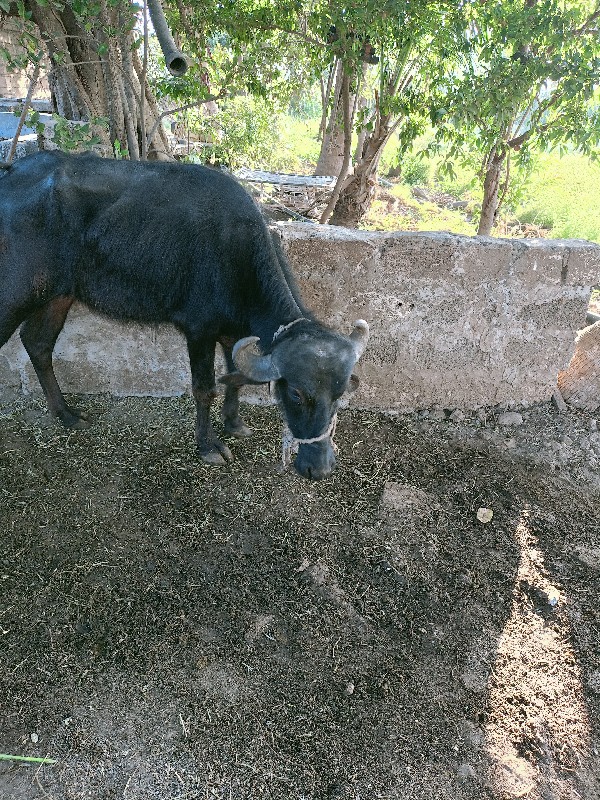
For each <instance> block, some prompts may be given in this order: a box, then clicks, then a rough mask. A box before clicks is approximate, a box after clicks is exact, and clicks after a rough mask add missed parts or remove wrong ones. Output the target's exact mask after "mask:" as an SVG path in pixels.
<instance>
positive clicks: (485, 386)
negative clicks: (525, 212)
mask: <svg viewBox="0 0 600 800" xmlns="http://www.w3.org/2000/svg"><path fill="white" fill-rule="evenodd" d="M276 230H277V234H278V235H279V236H281V238H282V240H283V244H284V247H285V249H286V250H287V252H288V254H289V257H290V260H291V262H292V264H293V265H294V268H295V271H296V273H297V275H298V280H299V283H300V286H301V288H302V291H303V294H304V297H305V299H306V301H307V304H308V305H309V306H310V307H311V308H313V309H314V310H315V311H316V312H317V314H318V316H319V317H320V318H321V319H323V320H324V321H326V322H328V323H330V324H331V325H332V326H334V327H335V328H337V329H339V330H342V331H344V332H349V331H350V330H351V328H352V323H353V321H354V320H355V319H357V318H358V317H363V318H365V319H367V320H368V322H369V324H370V326H371V341H370V343H369V347H368V349H367V351H366V353H365V355H364V356H363V359H362V361H361V363H360V365H359V367H358V369H357V372H358V374H359V376H360V378H361V387H360V389H359V390H358V392H357V393H356V394H355V395H354V396H353V400H352V403H353V404H354V405H357V406H361V407H370V408H382V409H388V410H406V409H412V408H425V407H431V406H441V407H445V408H448V407H449V408H463V409H468V408H476V407H478V406H482V405H492V404H497V403H508V402H509V401H514V402H516V403H521V402H524V401H525V402H532V401H537V400H547V399H549V398H550V396H551V395H552V392H553V391H554V390H555V388H556V379H557V374H558V372H559V371H560V370H563V369H565V367H566V366H567V364H568V363H569V360H570V358H571V356H572V353H573V349H574V342H575V337H576V334H577V331H578V330H579V329H580V328H583V327H584V326H585V316H586V310H587V304H588V299H589V295H590V290H591V286H592V285H595V284H597V283H598V282H600V281H599V276H600V247H598V246H595V245H591V244H589V243H587V242H581V241H571V240H569V241H551V240H532V239H530V240H503V239H492V238H485V237H475V238H471V237H465V236H454V235H450V234H446V233H408V232H402V233H393V234H384V233H367V232H361V231H349V230H346V229H342V228H335V227H329V226H317V225H310V224H296V223H283V224H279V225H277V226H276ZM56 372H57V375H58V376H59V380H60V381H61V383H62V385H63V388H64V389H65V391H67V392H78V391H83V392H92V393H93V392H104V391H107V392H112V393H115V394H151V395H169V394H178V393H182V392H185V391H188V389H189V372H188V366H187V358H186V350H185V343H184V341H183V339H182V337H181V336H180V335H179V334H178V333H176V332H175V331H173V330H171V329H169V328H162V327H160V328H149V327H141V326H136V325H130V326H127V327H125V326H122V325H119V324H116V323H113V322H110V321H108V320H106V319H102V318H100V317H98V316H95V315H93V314H91V313H90V312H88V311H87V310H85V309H83V308H77V309H74V310H73V311H72V312H71V314H70V316H69V319H68V321H67V324H66V326H65V329H64V331H63V333H62V334H61V336H60V338H59V341H58V343H57V348H56ZM2 386H4V387H12V388H13V389H14V390H16V391H20V390H21V389H23V390H25V391H30V390H37V388H38V385H37V380H36V378H35V375H34V373H33V371H32V369H31V365H30V364H29V361H28V359H27V357H26V355H25V353H24V351H23V349H22V347H21V345H20V342H19V341H18V337H16V336H15V337H13V339H12V340H11V341H10V342H9V343H8V344H7V345H6V346H5V347H4V348H3V349H2V350H0V387H2ZM251 398H252V399H254V400H256V399H258V400H260V399H265V398H266V395H265V394H264V393H262V392H261V391H259V393H258V394H257V393H256V391H255V392H254V393H253V394H252V395H251Z"/></svg>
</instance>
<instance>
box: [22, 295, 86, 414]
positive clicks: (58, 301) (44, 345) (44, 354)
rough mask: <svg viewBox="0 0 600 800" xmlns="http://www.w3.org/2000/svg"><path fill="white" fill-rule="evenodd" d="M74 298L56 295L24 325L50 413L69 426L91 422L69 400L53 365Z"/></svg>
mask: <svg viewBox="0 0 600 800" xmlns="http://www.w3.org/2000/svg"><path fill="white" fill-rule="evenodd" d="M73 300H74V298H73V297H68V296H61V297H55V298H54V299H53V300H51V301H50V302H49V303H46V305H45V306H42V307H41V308H39V309H37V310H36V311H34V312H33V313H32V314H30V315H29V316H28V317H27V319H26V320H25V322H24V323H23V324H22V325H21V330H20V335H21V341H22V342H23V345H24V346H25V350H27V354H28V355H29V358H30V359H31V363H32V364H33V368H34V370H35V372H36V375H37V376H38V380H39V382H40V386H41V387H42V390H43V392H44V395H45V396H46V402H47V403H48V409H49V411H50V413H51V414H54V416H55V417H58V419H59V420H60V421H61V422H62V424H63V425H64V426H65V427H66V428H75V429H80V428H87V427H88V426H89V422H88V421H87V419H86V417H85V415H84V414H82V413H81V412H79V411H76V410H75V409H74V408H71V407H70V406H68V405H67V403H66V402H65V398H64V397H63V394H62V392H61V390H60V386H59V385H58V381H57V380H56V375H55V374H54V368H53V366H52V351H53V350H54V345H55V344H56V340H57V339H58V334H59V333H60V332H61V330H62V328H63V325H64V324H65V319H66V318H67V314H68V313H69V309H70V308H71V306H72V305H73Z"/></svg>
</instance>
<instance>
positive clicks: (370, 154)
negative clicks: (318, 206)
mask: <svg viewBox="0 0 600 800" xmlns="http://www.w3.org/2000/svg"><path fill="white" fill-rule="evenodd" d="M394 130H395V125H394V124H393V121H392V119H391V117H389V116H384V117H378V119H377V122H376V125H375V129H374V130H373V131H372V133H370V134H369V135H368V136H367V137H366V139H365V141H364V143H363V147H362V157H361V158H360V160H359V161H358V163H357V164H356V165H355V167H354V174H353V175H351V176H350V177H349V178H347V180H346V183H345V184H344V186H343V188H342V191H341V193H340V196H339V198H338V201H337V203H336V205H335V209H334V211H333V215H332V217H331V220H330V221H331V224H332V225H343V226H345V227H348V228H353V227H356V225H358V223H359V222H360V220H361V219H362V218H363V217H364V216H365V214H367V213H368V211H369V209H370V208H371V203H372V202H373V198H374V197H375V189H376V187H377V169H378V167H379V159H380V158H381V154H382V152H383V148H384V147H385V145H386V144H387V141H388V139H389V138H390V136H391V135H392V133H393V132H394Z"/></svg>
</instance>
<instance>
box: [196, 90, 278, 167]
mask: <svg viewBox="0 0 600 800" xmlns="http://www.w3.org/2000/svg"><path fill="white" fill-rule="evenodd" d="M191 127H192V129H193V130H194V132H195V133H197V134H199V135H200V136H201V137H202V138H203V139H204V140H205V141H206V142H207V144H206V147H205V150H204V154H205V157H206V160H208V161H210V162H212V163H214V164H223V165H225V166H227V167H229V168H230V169H232V170H235V169H239V168H240V167H249V168H261V167H263V168H268V167H269V166H270V164H271V162H272V156H273V151H274V150H275V149H276V147H277V142H278V140H279V137H280V132H279V127H278V116H277V114H276V113H275V112H274V111H273V109H272V108H270V107H269V106H268V105H267V104H266V103H264V102H261V101H260V100H255V99H253V98H252V97H249V96H246V97H234V98H232V99H231V100H227V101H225V102H223V103H222V105H221V106H220V108H219V111H218V112H217V113H216V114H214V115H212V116H203V117H196V120H195V124H194V123H192V125H191Z"/></svg>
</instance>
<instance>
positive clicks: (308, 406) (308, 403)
mask: <svg viewBox="0 0 600 800" xmlns="http://www.w3.org/2000/svg"><path fill="white" fill-rule="evenodd" d="M298 321H299V322H302V321H303V320H298ZM304 322H306V324H305V325H298V326H294V328H292V327H291V326H288V329H287V330H286V329H284V333H283V334H282V335H278V334H276V335H275V340H274V343H273V346H272V348H271V352H270V353H267V354H265V355H261V354H259V353H258V352H257V351H256V349H255V344H256V342H257V341H258V337H256V336H248V337H246V338H245V339H241V340H240V341H239V342H237V344H236V345H235V347H234V348H233V360H234V363H235V366H236V368H237V369H238V370H239V372H240V373H241V374H242V375H243V376H244V377H245V378H247V379H248V381H249V382H252V383H271V382H272V383H274V384H275V391H276V395H277V399H278V401H279V404H280V406H281V408H282V411H283V415H284V417H285V420H286V422H287V425H288V427H289V429H290V431H291V434H292V436H293V437H294V438H295V439H296V441H297V442H298V443H299V450H298V455H297V457H296V461H295V467H296V469H297V470H298V472H299V473H300V474H301V475H303V476H304V477H306V478H311V479H313V480H318V479H319V478H325V477H327V476H328V475H329V474H330V473H331V471H332V470H333V468H334V467H335V454H334V451H333V447H332V443H331V432H332V428H333V426H334V424H335V415H336V412H337V408H338V405H339V402H340V399H341V397H342V395H343V394H344V392H352V391H354V389H356V387H357V386H358V378H357V377H356V376H355V375H353V374H352V370H353V369H354V365H355V364H356V362H357V361H358V359H359V358H360V356H361V355H362V352H363V350H364V349H365V346H366V344H367V340H368V338H369V326H368V324H367V323H366V322H365V321H364V320H358V321H357V322H355V323H354V330H353V332H352V333H351V334H350V336H342V335H341V334H338V333H335V332H333V331H329V330H326V329H324V328H322V327H320V326H317V325H315V324H314V323H312V322H309V321H308V320H304Z"/></svg>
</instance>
